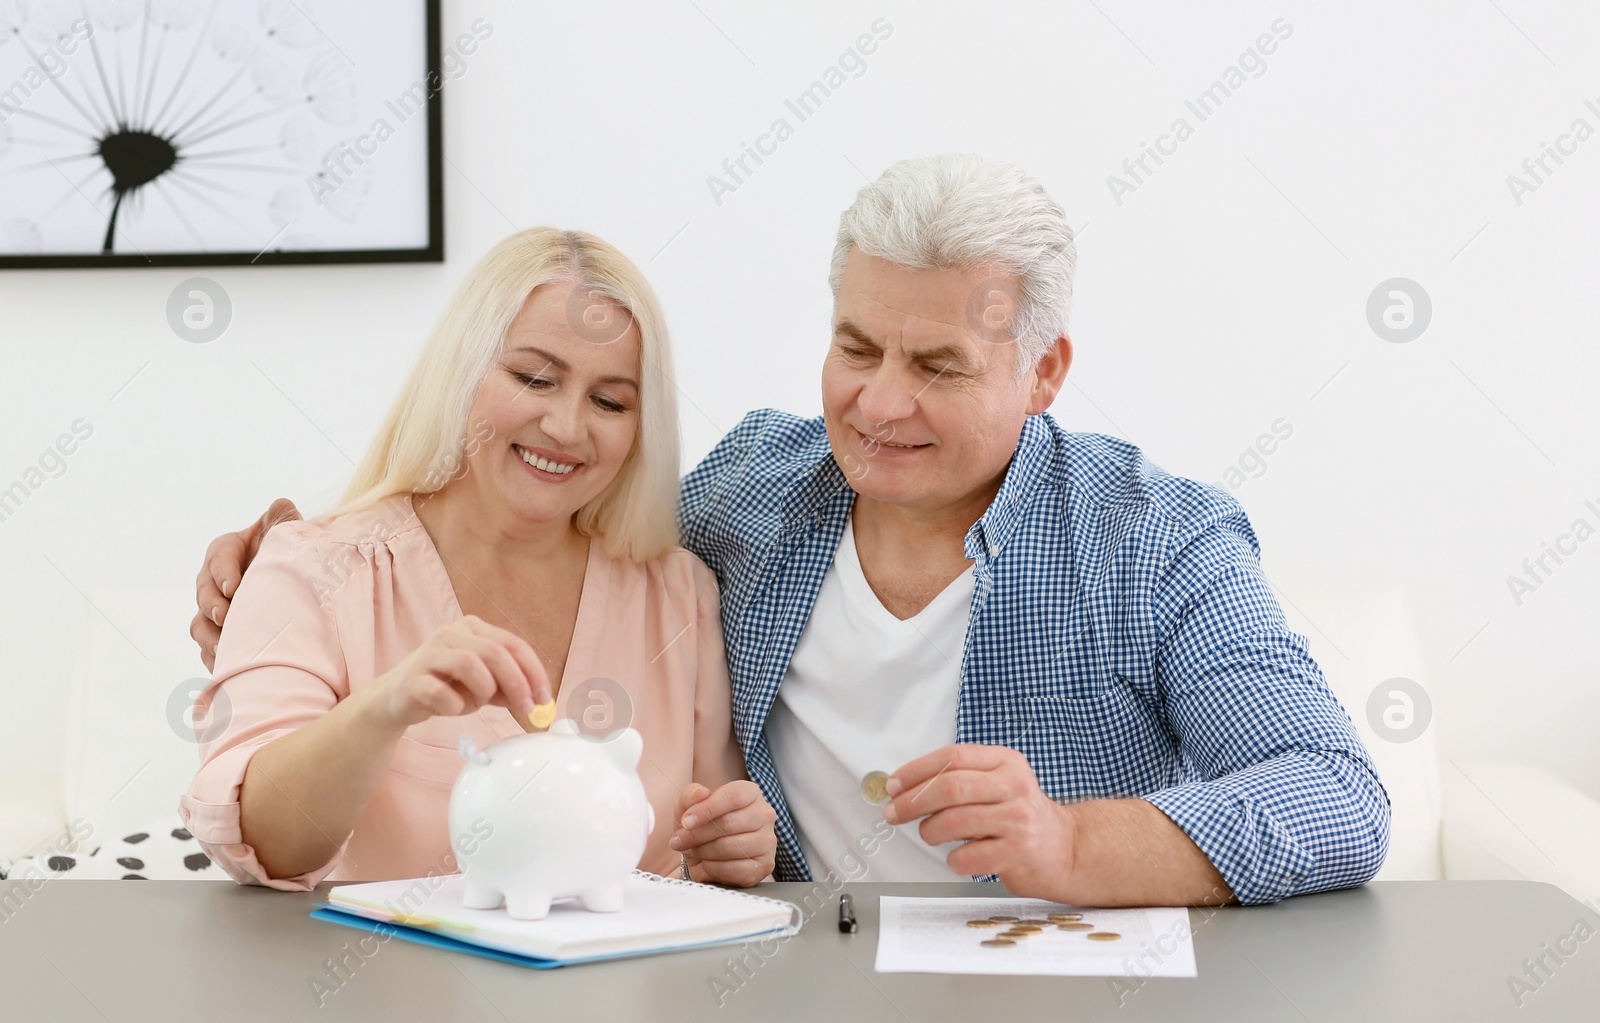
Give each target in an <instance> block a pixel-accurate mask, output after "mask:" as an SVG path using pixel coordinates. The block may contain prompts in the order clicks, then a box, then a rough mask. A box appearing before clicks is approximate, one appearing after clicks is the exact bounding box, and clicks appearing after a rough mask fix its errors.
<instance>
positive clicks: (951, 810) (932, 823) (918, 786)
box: [883, 744, 1076, 900]
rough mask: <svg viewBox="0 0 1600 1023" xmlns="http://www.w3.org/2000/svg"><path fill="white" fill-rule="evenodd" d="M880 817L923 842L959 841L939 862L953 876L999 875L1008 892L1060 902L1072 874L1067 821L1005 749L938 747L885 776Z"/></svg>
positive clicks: (1022, 762) (1071, 828)
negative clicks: (911, 827) (914, 824)
mask: <svg viewBox="0 0 1600 1023" xmlns="http://www.w3.org/2000/svg"><path fill="white" fill-rule="evenodd" d="M888 789H889V794H890V795H891V796H893V797H894V798H893V799H892V800H891V801H890V802H889V803H888V804H887V805H885V806H884V808H883V816H884V819H885V820H887V821H889V822H890V823H892V824H904V823H908V822H910V821H914V820H916V819H918V818H924V820H923V821H922V826H921V827H920V828H919V829H918V830H919V831H920V833H921V835H922V840H923V841H925V842H927V843H928V844H929V845H939V844H941V843H944V842H965V843H966V844H965V845H962V846H960V847H959V848H957V849H954V850H952V851H951V853H950V855H949V856H948V857H946V859H945V862H946V863H948V864H949V866H950V869H951V870H953V871H955V872H956V873H958V874H976V875H982V874H998V875H999V876H1000V880H1001V882H1002V883H1003V884H1004V885H1005V886H1006V888H1007V890H1009V891H1010V892H1012V894H1015V895H1020V896H1026V897H1032V898H1047V899H1057V900H1059V899H1061V898H1062V893H1063V892H1064V891H1066V890H1068V889H1069V888H1070V881H1071V877H1072V872H1073V843H1074V838H1075V837H1076V836H1075V825H1074V819H1073V816H1072V814H1071V812H1070V811H1069V810H1068V809H1067V807H1065V806H1062V805H1061V804H1060V803H1057V802H1055V801H1054V800H1052V799H1051V798H1050V797H1049V796H1047V795H1045V794H1044V792H1043V791H1042V790H1041V789H1040V788H1039V780H1038V779H1037V778H1036V777H1035V776H1034V773H1033V767H1032V766H1031V765H1030V764H1029V763H1028V761H1027V758H1026V757H1024V756H1023V755H1022V754H1021V753H1018V752H1017V751H1016V750H1014V749H1011V748H1010V747H1007V746H980V745H973V744H963V745H958V746H945V747H944V748H942V749H937V750H934V751H933V752H932V753H929V754H928V755H927V756H925V757H919V758H918V759H916V760H913V761H911V762H910V763H909V764H906V765H905V766H904V767H902V768H900V769H899V770H898V771H896V772H895V773H894V774H892V775H890V777H889V783H888Z"/></svg>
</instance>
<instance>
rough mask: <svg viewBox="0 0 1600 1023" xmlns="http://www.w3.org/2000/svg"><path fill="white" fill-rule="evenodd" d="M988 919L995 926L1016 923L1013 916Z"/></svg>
mask: <svg viewBox="0 0 1600 1023" xmlns="http://www.w3.org/2000/svg"><path fill="white" fill-rule="evenodd" d="M989 919H990V920H993V921H994V922H995V923H997V924H1014V923H1016V922H1017V918H1016V917H1014V916H991V917H990V918H989Z"/></svg>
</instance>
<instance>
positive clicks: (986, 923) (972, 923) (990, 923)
mask: <svg viewBox="0 0 1600 1023" xmlns="http://www.w3.org/2000/svg"><path fill="white" fill-rule="evenodd" d="M967 926H968V927H999V926H1000V921H998V920H968V921H967Z"/></svg>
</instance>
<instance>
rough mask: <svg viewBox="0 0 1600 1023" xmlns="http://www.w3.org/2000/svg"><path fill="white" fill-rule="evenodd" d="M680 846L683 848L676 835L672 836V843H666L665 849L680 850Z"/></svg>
mask: <svg viewBox="0 0 1600 1023" xmlns="http://www.w3.org/2000/svg"><path fill="white" fill-rule="evenodd" d="M682 846H683V842H682V841H681V840H680V839H679V838H678V836H677V835H673V836H672V841H670V842H668V843H667V848H669V849H672V850H677V849H680V848H682Z"/></svg>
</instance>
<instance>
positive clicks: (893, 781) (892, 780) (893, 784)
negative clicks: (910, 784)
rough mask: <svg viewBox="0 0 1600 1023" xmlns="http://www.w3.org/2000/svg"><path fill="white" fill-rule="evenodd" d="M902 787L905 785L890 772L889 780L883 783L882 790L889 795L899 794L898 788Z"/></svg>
mask: <svg viewBox="0 0 1600 1023" xmlns="http://www.w3.org/2000/svg"><path fill="white" fill-rule="evenodd" d="M904 787H905V786H903V785H901V784H900V779H899V778H896V777H895V776H894V775H892V774H891V775H890V776H889V780H888V781H886V782H884V783H883V791H885V792H887V793H889V795H891V796H898V795H899V794H900V790H901V789H902V788H904Z"/></svg>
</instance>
